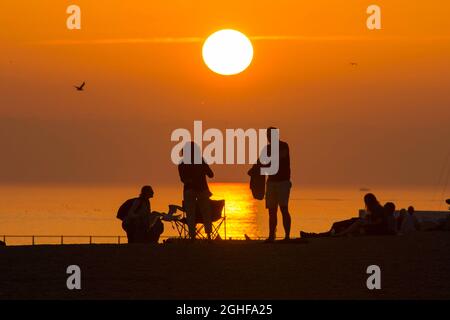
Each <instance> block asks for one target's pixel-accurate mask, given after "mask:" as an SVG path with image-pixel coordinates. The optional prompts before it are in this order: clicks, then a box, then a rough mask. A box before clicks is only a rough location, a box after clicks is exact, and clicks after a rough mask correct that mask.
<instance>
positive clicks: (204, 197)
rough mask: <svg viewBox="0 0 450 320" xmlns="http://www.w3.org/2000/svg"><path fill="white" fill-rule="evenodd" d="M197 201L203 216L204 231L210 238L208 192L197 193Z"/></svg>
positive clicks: (210, 224)
mask: <svg viewBox="0 0 450 320" xmlns="http://www.w3.org/2000/svg"><path fill="white" fill-rule="evenodd" d="M197 197H198V202H199V207H200V211H201V214H202V217H203V225H204V226H205V233H206V235H207V236H208V239H211V232H212V221H211V206H210V203H209V193H208V192H201V193H199V194H198V196H197Z"/></svg>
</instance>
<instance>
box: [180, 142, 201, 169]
mask: <svg viewBox="0 0 450 320" xmlns="http://www.w3.org/2000/svg"><path fill="white" fill-rule="evenodd" d="M181 155H182V156H183V162H184V163H187V164H193V163H196V162H200V163H201V161H202V155H201V151H200V147H199V146H198V145H197V144H196V143H195V142H194V141H190V142H186V144H185V145H184V147H183V149H182V150H181ZM196 160H197V161H196Z"/></svg>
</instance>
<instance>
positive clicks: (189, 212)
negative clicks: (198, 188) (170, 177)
mask: <svg viewBox="0 0 450 320" xmlns="http://www.w3.org/2000/svg"><path fill="white" fill-rule="evenodd" d="M183 207H184V210H185V212H186V221H187V225H188V230H189V238H191V239H195V235H196V229H195V227H196V223H195V192H194V191H192V190H186V191H185V192H184V193H183Z"/></svg>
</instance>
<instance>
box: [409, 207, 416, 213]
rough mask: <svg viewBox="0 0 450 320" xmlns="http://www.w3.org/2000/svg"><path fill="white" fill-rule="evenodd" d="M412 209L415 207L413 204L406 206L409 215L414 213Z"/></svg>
mask: <svg viewBox="0 0 450 320" xmlns="http://www.w3.org/2000/svg"><path fill="white" fill-rule="evenodd" d="M414 211H415V209H414V207H413V206H409V207H408V213H409V214H410V215H413V214H414Z"/></svg>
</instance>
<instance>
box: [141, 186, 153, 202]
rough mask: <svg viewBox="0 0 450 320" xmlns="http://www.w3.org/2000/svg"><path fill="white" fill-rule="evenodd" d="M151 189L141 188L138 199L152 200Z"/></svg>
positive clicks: (147, 187) (148, 187)
mask: <svg viewBox="0 0 450 320" xmlns="http://www.w3.org/2000/svg"><path fill="white" fill-rule="evenodd" d="M153 194H154V192H153V188H152V187H151V186H143V187H142V188H141V194H140V197H141V198H144V199H150V198H153Z"/></svg>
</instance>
